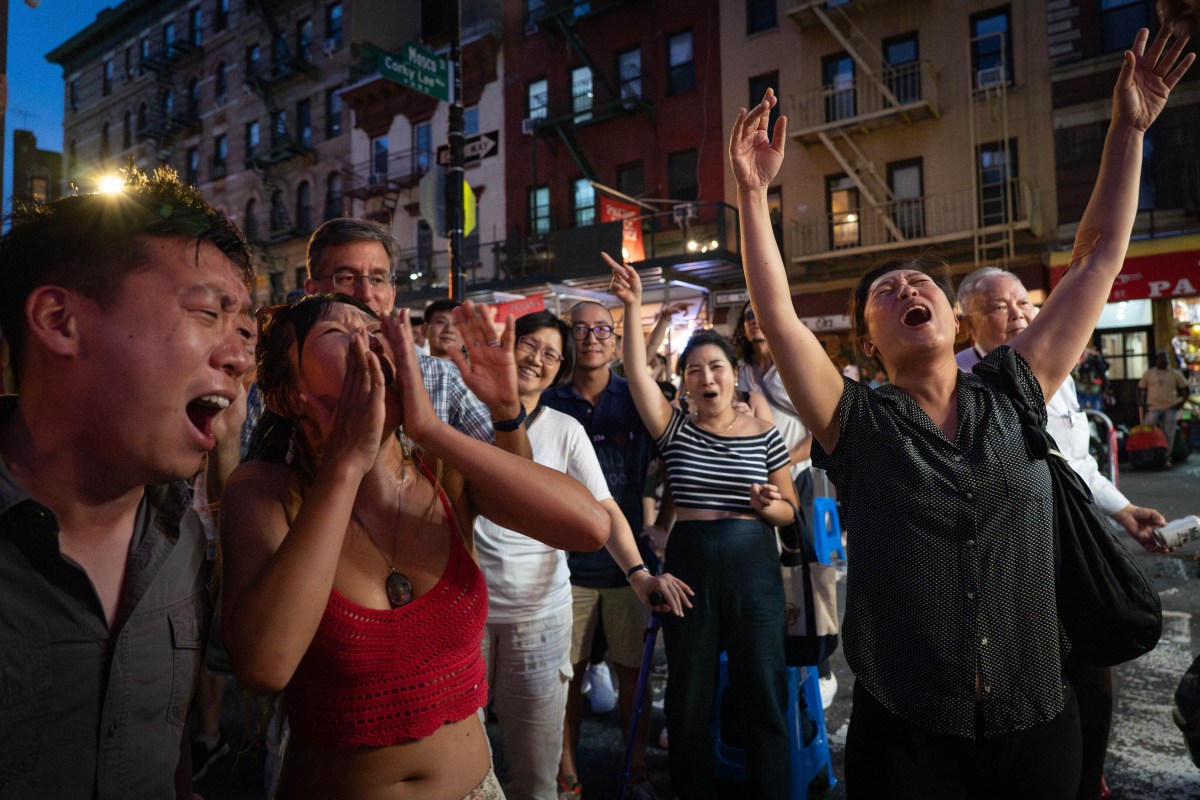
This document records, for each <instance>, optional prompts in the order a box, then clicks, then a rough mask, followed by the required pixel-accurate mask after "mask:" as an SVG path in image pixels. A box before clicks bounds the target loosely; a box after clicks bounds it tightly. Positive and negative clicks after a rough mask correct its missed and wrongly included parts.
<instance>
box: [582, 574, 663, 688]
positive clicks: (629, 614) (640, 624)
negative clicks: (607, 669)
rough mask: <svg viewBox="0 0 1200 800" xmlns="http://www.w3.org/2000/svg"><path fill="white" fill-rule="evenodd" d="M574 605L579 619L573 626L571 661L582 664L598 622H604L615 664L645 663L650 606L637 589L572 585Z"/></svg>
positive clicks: (586, 656) (633, 664)
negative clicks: (643, 656) (645, 635)
mask: <svg viewBox="0 0 1200 800" xmlns="http://www.w3.org/2000/svg"><path fill="white" fill-rule="evenodd" d="M571 605H572V607H573V609H574V615H575V621H574V624H573V625H572V626H571V663H572V664H582V663H583V662H584V661H586V660H587V659H588V655H589V654H590V653H591V652H592V637H593V636H594V635H595V633H596V625H597V624H598V623H603V625H604V638H605V639H607V640H608V658H609V660H610V661H612V662H613V663H614V664H617V665H619V666H622V667H632V668H633V669H637V668H638V667H640V666H641V664H642V648H643V643H644V634H645V633H646V626H647V625H648V624H649V623H650V609H648V608H646V607H645V606H644V605H642V601H641V600H638V597H637V595H636V594H635V593H634V591H633V589H631V588H630V587H628V586H617V587H614V588H612V589H589V588H587V587H585V586H572V587H571Z"/></svg>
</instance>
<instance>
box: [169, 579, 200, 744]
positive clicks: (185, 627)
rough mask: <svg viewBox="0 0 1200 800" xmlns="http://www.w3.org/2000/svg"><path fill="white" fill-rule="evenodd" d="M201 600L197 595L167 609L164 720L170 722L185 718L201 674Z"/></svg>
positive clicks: (180, 723)
mask: <svg viewBox="0 0 1200 800" xmlns="http://www.w3.org/2000/svg"><path fill="white" fill-rule="evenodd" d="M202 600H203V598H202V596H197V597H196V598H193V599H192V600H190V601H189V602H188V603H186V604H184V605H181V606H177V607H176V608H174V609H172V610H171V611H169V612H167V623H168V625H169V626H170V629H171V701H170V703H169V704H168V706H167V722H169V723H170V724H171V725H177V726H178V725H182V724H183V723H184V720H185V719H186V718H187V712H188V706H189V705H190V704H191V701H192V693H193V692H194V691H195V688H196V681H197V679H198V678H199V675H200V656H201V654H202V653H203V652H204V630H203V625H202V624H201V621H202V617H201V614H202V612H203V602H202Z"/></svg>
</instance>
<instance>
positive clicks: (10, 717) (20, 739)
mask: <svg viewBox="0 0 1200 800" xmlns="http://www.w3.org/2000/svg"><path fill="white" fill-rule="evenodd" d="M50 689H51V681H50V659H49V654H48V651H47V649H46V647H45V646H44V645H43V646H37V645H35V644H34V643H32V642H30V641H28V640H26V639H23V638H16V639H6V640H5V642H4V644H3V646H2V647H0V742H3V743H4V746H3V747H2V748H0V787H7V788H15V789H17V790H18V793H17V794H14V795H9V794H7V792H6V791H4V790H3V788H0V797H9V796H12V797H17V796H20V791H21V790H20V787H21V785H22V778H23V777H25V776H27V775H30V774H31V773H32V772H33V769H34V767H35V765H36V764H37V761H38V754H39V752H40V751H41V746H42V739H43V736H44V733H45V727H46V726H45V708H46V700H47V697H48V695H49V692H50Z"/></svg>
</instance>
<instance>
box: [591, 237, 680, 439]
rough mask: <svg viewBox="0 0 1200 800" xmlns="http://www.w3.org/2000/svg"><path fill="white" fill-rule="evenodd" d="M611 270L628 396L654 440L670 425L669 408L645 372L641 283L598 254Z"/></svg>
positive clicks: (632, 273) (634, 273)
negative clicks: (620, 310) (621, 315)
mask: <svg viewBox="0 0 1200 800" xmlns="http://www.w3.org/2000/svg"><path fill="white" fill-rule="evenodd" d="M600 255H602V256H604V260H605V261H607V262H608V266H609V267H611V268H612V283H611V284H610V288H611V289H612V293H613V294H615V295H616V296H617V299H618V300H620V301H621V303H622V304H623V305H624V306H625V319H624V320H622V323H621V324H622V325H623V326H624V329H623V331H622V348H623V353H622V358H623V359H624V362H625V380H627V381H629V392H630V394H632V395H633V404H634V405H635V406H637V410H638V414H639V415H640V416H641V418H642V423H643V424H644V425H645V426H646V430H647V431H648V432H649V433H650V436H651V438H654V439H657V438H658V437H660V436H662V435H663V431H665V430H666V429H667V423H669V422H670V421H671V404H670V403H669V402H667V398H665V397H663V393H662V390H661V389H659V388H658V384H657V383H655V382H654V378H652V377H650V371H649V370H647V369H646V340H645V338H644V337H643V336H642V279H641V276H639V275H638V273H637V270H636V269H634V268H633V267H631V266H629V265H628V264H618V263H617V262H616V261H614V260H613V259H612V257H611V256H609V255H608V253H601V254H600Z"/></svg>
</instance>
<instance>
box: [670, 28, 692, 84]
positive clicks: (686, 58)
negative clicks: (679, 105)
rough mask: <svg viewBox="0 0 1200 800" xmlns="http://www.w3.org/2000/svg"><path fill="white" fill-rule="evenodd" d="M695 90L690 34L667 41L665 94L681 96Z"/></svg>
mask: <svg viewBox="0 0 1200 800" xmlns="http://www.w3.org/2000/svg"><path fill="white" fill-rule="evenodd" d="M694 88H696V62H695V57H694V56H693V54H692V32H691V31H684V32H683V33H677V34H675V35H674V36H672V37H671V38H669V39H667V94H668V95H673V94H682V93H683V92H690V91H691V90H692V89H694Z"/></svg>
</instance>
